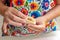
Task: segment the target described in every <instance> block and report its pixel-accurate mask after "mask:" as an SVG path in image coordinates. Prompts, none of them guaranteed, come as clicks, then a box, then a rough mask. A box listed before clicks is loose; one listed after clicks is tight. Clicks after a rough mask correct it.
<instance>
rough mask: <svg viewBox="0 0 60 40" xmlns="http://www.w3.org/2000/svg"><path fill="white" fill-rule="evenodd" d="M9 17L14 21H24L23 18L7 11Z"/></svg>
mask: <svg viewBox="0 0 60 40" xmlns="http://www.w3.org/2000/svg"><path fill="white" fill-rule="evenodd" d="M9 18H10V19H11V20H13V21H15V22H19V23H24V24H25V23H26V21H25V19H21V18H19V17H17V16H15V15H13V14H12V13H11V12H9Z"/></svg>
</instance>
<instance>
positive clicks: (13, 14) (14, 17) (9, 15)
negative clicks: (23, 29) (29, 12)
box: [3, 7, 26, 33]
mask: <svg viewBox="0 0 60 40" xmlns="http://www.w3.org/2000/svg"><path fill="white" fill-rule="evenodd" d="M3 13H4V14H3V16H4V23H3V30H4V33H6V32H7V25H8V24H11V25H14V26H19V27H20V26H22V24H25V23H26V22H25V19H26V16H25V15H24V14H23V13H21V12H19V11H18V10H16V9H15V8H12V7H8V9H7V10H6V11H5V12H3Z"/></svg>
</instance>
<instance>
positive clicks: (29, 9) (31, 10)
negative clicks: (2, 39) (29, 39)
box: [2, 0, 56, 36]
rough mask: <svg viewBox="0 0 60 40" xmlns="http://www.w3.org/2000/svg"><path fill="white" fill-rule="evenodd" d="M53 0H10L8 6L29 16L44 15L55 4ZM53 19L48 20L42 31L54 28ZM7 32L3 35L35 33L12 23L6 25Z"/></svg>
mask: <svg viewBox="0 0 60 40" xmlns="http://www.w3.org/2000/svg"><path fill="white" fill-rule="evenodd" d="M55 4H56V3H55V2H54V0H12V1H11V2H10V6H11V7H14V8H16V9H17V10H19V11H21V12H22V13H23V14H25V15H26V16H30V17H33V18H37V17H41V16H44V15H45V14H46V13H47V12H48V11H49V10H50V9H52V8H53V7H54V6H55ZM55 22H56V21H55V19H53V20H51V21H49V22H48V23H47V24H46V30H45V31H43V32H50V31H55V30H56V23H55ZM7 29H8V32H7V33H6V34H4V32H3V34H2V35H3V36H5V35H11V36H20V35H29V34H35V33H36V31H33V30H31V29H28V28H27V27H24V26H21V27H16V26H13V25H10V24H9V25H8V26H7Z"/></svg>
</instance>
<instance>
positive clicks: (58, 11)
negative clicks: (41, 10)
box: [43, 5, 60, 22]
mask: <svg viewBox="0 0 60 40" xmlns="http://www.w3.org/2000/svg"><path fill="white" fill-rule="evenodd" d="M58 16H60V5H57V6H56V7H54V8H53V9H52V10H50V11H49V12H47V14H46V15H44V16H43V17H44V18H45V19H46V21H47V22H48V21H50V20H52V19H54V18H56V17H58Z"/></svg>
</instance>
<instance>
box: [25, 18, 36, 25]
mask: <svg viewBox="0 0 60 40" xmlns="http://www.w3.org/2000/svg"><path fill="white" fill-rule="evenodd" d="M26 22H27V23H31V24H36V20H35V19H34V18H32V17H27V20H26Z"/></svg>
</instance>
